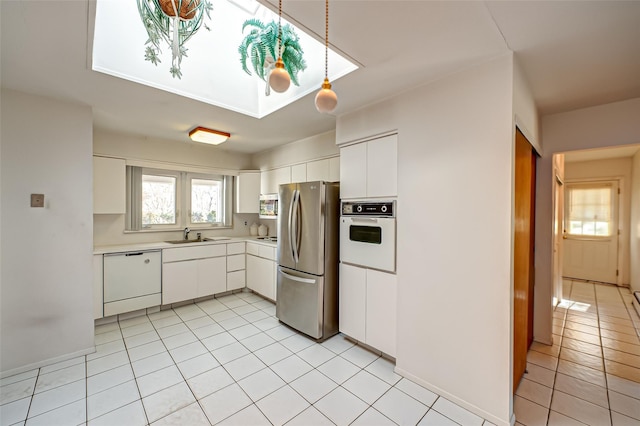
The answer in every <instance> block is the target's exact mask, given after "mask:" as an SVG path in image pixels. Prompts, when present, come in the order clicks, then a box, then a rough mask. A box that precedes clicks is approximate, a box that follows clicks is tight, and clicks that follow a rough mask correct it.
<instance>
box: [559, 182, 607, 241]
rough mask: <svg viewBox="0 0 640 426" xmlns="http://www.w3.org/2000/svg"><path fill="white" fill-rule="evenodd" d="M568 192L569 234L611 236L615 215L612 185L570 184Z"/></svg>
mask: <svg viewBox="0 0 640 426" xmlns="http://www.w3.org/2000/svg"><path fill="white" fill-rule="evenodd" d="M567 192H568V197H567V213H568V222H569V234H571V235H585V236H596V237H607V236H610V235H611V227H612V225H611V220H612V216H613V206H612V202H613V200H612V196H613V191H612V187H611V185H593V186H587V185H580V186H568V187H567Z"/></svg>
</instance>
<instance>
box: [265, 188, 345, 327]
mask: <svg viewBox="0 0 640 426" xmlns="http://www.w3.org/2000/svg"><path fill="white" fill-rule="evenodd" d="M278 195H279V201H278V223H279V225H278V286H277V295H276V316H277V317H278V319H279V320H280V321H281V322H283V323H285V324H287V325H288V326H290V327H292V328H295V329H296V330H298V331H300V332H302V333H304V334H306V335H308V336H310V337H312V338H314V339H316V340H325V339H327V338H328V337H331V336H333V335H334V334H337V333H338V258H339V257H338V234H339V225H338V220H339V213H340V200H339V197H340V187H339V184H338V183H330V182H321V181H320V182H305V183H291V184H285V185H280V191H279V194H278Z"/></svg>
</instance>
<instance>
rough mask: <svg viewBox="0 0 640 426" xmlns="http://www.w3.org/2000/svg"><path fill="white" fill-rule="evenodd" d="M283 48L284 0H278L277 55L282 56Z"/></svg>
mask: <svg viewBox="0 0 640 426" xmlns="http://www.w3.org/2000/svg"><path fill="white" fill-rule="evenodd" d="M281 48H282V0H278V52H277V55H276V56H277V57H278V58H279V57H280V49H281Z"/></svg>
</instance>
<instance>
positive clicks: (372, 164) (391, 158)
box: [367, 135, 398, 197]
mask: <svg viewBox="0 0 640 426" xmlns="http://www.w3.org/2000/svg"><path fill="white" fill-rule="evenodd" d="M397 195H398V137H397V135H390V136H385V137H384V138H380V139H374V140H371V141H369V142H367V197H395V196H397Z"/></svg>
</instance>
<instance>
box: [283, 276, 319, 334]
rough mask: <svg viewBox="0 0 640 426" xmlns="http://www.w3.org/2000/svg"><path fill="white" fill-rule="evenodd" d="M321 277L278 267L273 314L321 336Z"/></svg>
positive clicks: (306, 331) (292, 324)
mask: <svg viewBox="0 0 640 426" xmlns="http://www.w3.org/2000/svg"><path fill="white" fill-rule="evenodd" d="M323 290H324V277H322V276H316V275H310V274H305V273H302V272H298V271H294V270H291V269H286V268H283V267H278V287H277V294H278V299H277V303H276V317H278V319H279V320H280V321H282V322H283V323H285V324H287V325H288V326H290V327H292V328H295V329H296V330H298V331H301V332H302V333H304V334H306V335H308V336H311V337H313V338H314V339H320V338H322V326H323V315H322V312H323Z"/></svg>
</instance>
